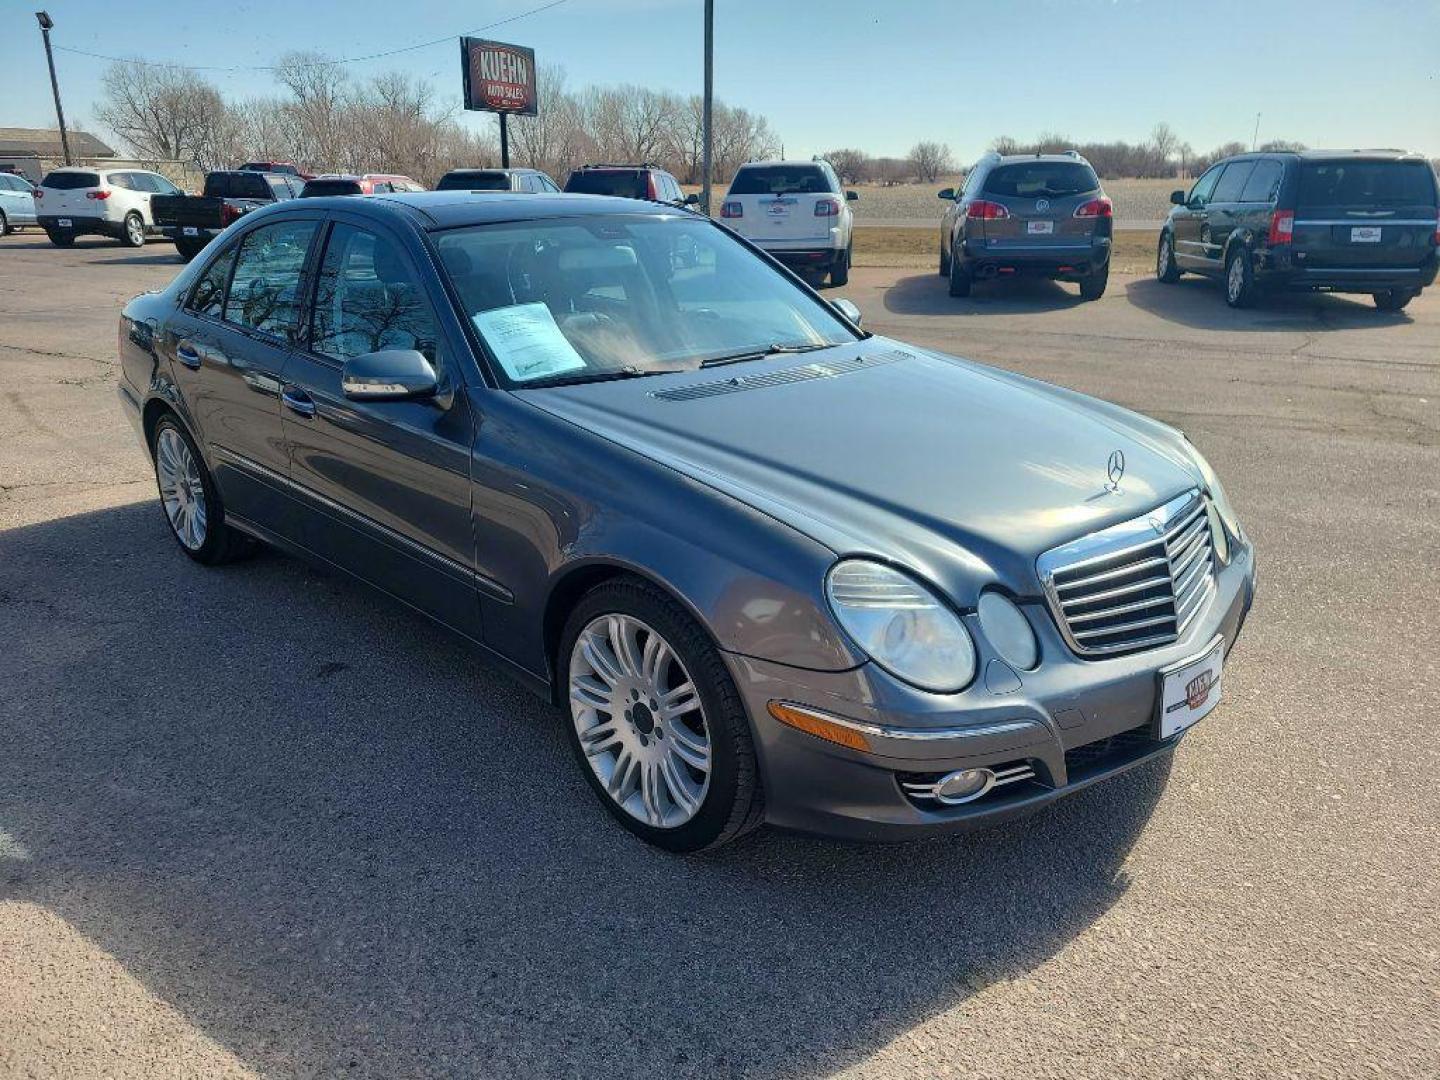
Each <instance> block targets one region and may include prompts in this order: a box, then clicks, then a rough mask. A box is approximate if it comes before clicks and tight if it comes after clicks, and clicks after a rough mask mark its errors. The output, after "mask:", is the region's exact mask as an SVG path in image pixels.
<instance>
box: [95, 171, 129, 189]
mask: <svg viewBox="0 0 1440 1080" xmlns="http://www.w3.org/2000/svg"><path fill="white" fill-rule="evenodd" d="M106 185H108V186H110V187H112V188H120V189H121V190H122V191H129V190H130V187H131V184H130V174H129V173H123V172H112V173H111V174H110V175H109V176H106V177H104V178H103V179H102V181H101V186H106Z"/></svg>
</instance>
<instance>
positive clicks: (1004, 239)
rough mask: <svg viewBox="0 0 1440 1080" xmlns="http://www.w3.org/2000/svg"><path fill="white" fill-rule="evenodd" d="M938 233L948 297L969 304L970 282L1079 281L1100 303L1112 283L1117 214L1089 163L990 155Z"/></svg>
mask: <svg viewBox="0 0 1440 1080" xmlns="http://www.w3.org/2000/svg"><path fill="white" fill-rule="evenodd" d="M940 198H942V199H945V200H947V201H949V202H950V204H951V205H950V206H949V207H948V208H947V209H946V211H945V217H944V219H943V221H942V222H941V225H940V273H941V274H944V275H946V276H947V277H949V278H950V295H951V296H969V295H970V286H971V284H972V283H973V282H975V281H980V280H984V279H988V278H996V277H1018V276H1022V275H1024V276H1029V277H1045V278H1052V279H1054V280H1056V281H1077V282H1079V283H1080V295H1081V296H1082V297H1084V298H1085V299H1086V300H1098V299H1100V297H1101V296H1103V295H1104V293H1105V285H1106V283H1107V282H1108V281H1109V280H1110V236H1111V229H1112V227H1113V226H1114V213H1115V211H1114V208H1113V207H1112V205H1111V203H1110V200H1109V199H1108V198H1106V196H1105V192H1104V191H1102V190H1101V189H1100V178H1099V177H1098V176H1096V175H1095V170H1094V169H1092V168H1091V167H1090V163H1089V162H1088V161H1086V160H1085V159H1084V158H1083V157H1081V156H1080V155H1079V154H1078V153H1076V152H1075V151H1074V150H1067V151H1065V152H1064V153H1063V154H1012V155H1010V156H1008V157H1002V156H1001V155H999V154H997V153H995V152H994V151H991V152H990V153H988V154H986V155H985V156H984V157H982V158H981V159H980V160H979V161H977V162H976V163H975V167H974V168H972V169H971V170H970V172H969V174H968V175H967V176H966V177H965V183H964V186H962V187H960V188H959V189H956V188H946V189H945V190H944V191H942V192H940Z"/></svg>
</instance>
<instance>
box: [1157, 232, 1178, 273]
mask: <svg viewBox="0 0 1440 1080" xmlns="http://www.w3.org/2000/svg"><path fill="white" fill-rule="evenodd" d="M1155 277H1156V279H1157V280H1159V281H1163V282H1164V283H1165V284H1166V285H1174V284H1175V282H1177V281H1179V280H1180V264H1179V263H1177V262H1176V261H1175V241H1174V240H1173V239H1172V238H1171V236H1170V234H1169V233H1168V232H1162V233H1161V234H1160V246H1159V247H1158V248H1157V249H1156V251H1155Z"/></svg>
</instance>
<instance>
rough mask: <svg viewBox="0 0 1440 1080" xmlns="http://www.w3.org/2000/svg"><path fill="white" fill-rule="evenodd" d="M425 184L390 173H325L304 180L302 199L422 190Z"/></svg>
mask: <svg viewBox="0 0 1440 1080" xmlns="http://www.w3.org/2000/svg"><path fill="white" fill-rule="evenodd" d="M424 190H425V185H424V184H422V183H420V182H419V181H418V180H412V179H410V177H408V176H397V175H393V174H391V173H366V174H365V175H364V176H344V175H341V174H340V173H326V174H325V175H324V176H317V177H315V178H314V179H312V180H308V181H306V184H305V190H304V191H302V192H300V197H301V198H302V199H313V198H315V197H316V196H317V195H387V194H389V193H390V192H392V191H424Z"/></svg>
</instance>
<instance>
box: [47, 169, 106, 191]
mask: <svg viewBox="0 0 1440 1080" xmlns="http://www.w3.org/2000/svg"><path fill="white" fill-rule="evenodd" d="M40 186H41V187H47V188H49V189H50V190H51V191H78V190H80V189H81V188H92V187H99V186H100V176H99V174H98V173H93V172H53V173H51V174H50V175H49V176H47V177H45V179H44V180H42V181H41V182H40Z"/></svg>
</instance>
